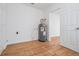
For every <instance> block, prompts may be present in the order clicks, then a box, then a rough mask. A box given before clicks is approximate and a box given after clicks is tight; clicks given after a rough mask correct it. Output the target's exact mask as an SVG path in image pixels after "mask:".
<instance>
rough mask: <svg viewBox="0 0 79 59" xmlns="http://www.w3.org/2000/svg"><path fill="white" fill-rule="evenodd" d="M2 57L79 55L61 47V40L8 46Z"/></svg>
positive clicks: (55, 39)
mask: <svg viewBox="0 0 79 59" xmlns="http://www.w3.org/2000/svg"><path fill="white" fill-rule="evenodd" d="M1 55H2V56H79V53H77V52H75V51H73V50H70V49H68V48H65V47H63V46H61V45H60V42H59V38H58V37H54V38H52V41H50V42H39V41H36V40H34V41H30V42H24V43H18V44H13V45H9V46H7V48H6V49H5V50H4V51H3V52H2V54H1Z"/></svg>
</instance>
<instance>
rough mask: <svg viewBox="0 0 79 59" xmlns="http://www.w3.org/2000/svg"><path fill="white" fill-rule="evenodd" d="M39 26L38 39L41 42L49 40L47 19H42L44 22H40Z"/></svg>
mask: <svg viewBox="0 0 79 59" xmlns="http://www.w3.org/2000/svg"><path fill="white" fill-rule="evenodd" d="M38 27H39V30H38V40H39V41H41V42H45V41H47V26H46V24H45V20H43V19H42V22H41V23H40V24H39V26H38Z"/></svg>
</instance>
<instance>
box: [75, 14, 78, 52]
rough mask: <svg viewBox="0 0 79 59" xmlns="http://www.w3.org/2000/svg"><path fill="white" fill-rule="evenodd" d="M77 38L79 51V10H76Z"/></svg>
mask: <svg viewBox="0 0 79 59" xmlns="http://www.w3.org/2000/svg"><path fill="white" fill-rule="evenodd" d="M75 30H76V36H77V37H76V39H77V41H76V42H77V48H76V51H78V52H79V12H76V28H75Z"/></svg>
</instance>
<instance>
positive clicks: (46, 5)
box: [25, 3, 52, 10]
mask: <svg viewBox="0 0 79 59" xmlns="http://www.w3.org/2000/svg"><path fill="white" fill-rule="evenodd" d="M25 4H26V5H28V6H32V7H35V8H38V9H41V10H46V9H47V8H49V7H50V6H51V5H52V3H25Z"/></svg>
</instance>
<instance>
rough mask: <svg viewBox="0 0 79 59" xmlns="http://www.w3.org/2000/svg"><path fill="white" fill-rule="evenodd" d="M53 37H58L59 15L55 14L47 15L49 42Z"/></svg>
mask: <svg viewBox="0 0 79 59" xmlns="http://www.w3.org/2000/svg"><path fill="white" fill-rule="evenodd" d="M53 37H60V15H59V14H57V13H52V12H51V13H50V14H49V40H50V41H51V38H53Z"/></svg>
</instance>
